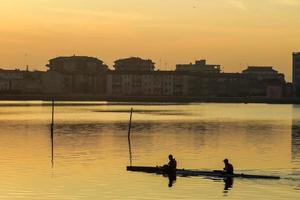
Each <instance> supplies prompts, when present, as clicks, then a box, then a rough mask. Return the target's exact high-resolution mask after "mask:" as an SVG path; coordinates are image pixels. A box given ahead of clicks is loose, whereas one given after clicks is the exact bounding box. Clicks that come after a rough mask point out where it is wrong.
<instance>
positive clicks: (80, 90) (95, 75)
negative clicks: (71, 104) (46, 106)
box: [43, 56, 108, 95]
mask: <svg viewBox="0 0 300 200" xmlns="http://www.w3.org/2000/svg"><path fill="white" fill-rule="evenodd" d="M46 66H47V67H48V68H49V70H48V71H47V72H46V74H44V77H43V87H44V88H45V90H43V92H44V93H47V94H53V93H54V94H59V93H61V94H64V95H66V94H67V95H78V94H92V95H104V94H105V89H106V72H107V71H108V66H107V65H106V64H104V63H103V61H101V60H99V59H98V58H94V57H88V56H70V57H57V58H53V59H51V60H49V64H47V65H46ZM54 72H55V73H54ZM47 85H49V88H47V87H46V86H47Z"/></svg>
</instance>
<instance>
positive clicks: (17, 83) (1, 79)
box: [0, 69, 24, 94]
mask: <svg viewBox="0 0 300 200" xmlns="http://www.w3.org/2000/svg"><path fill="white" fill-rule="evenodd" d="M23 77H24V71H21V70H19V69H15V70H4V69H0V93H8V94H19V93H22V88H23V82H22V81H23Z"/></svg>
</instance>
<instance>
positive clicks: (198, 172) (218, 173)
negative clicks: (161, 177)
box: [127, 166, 280, 179]
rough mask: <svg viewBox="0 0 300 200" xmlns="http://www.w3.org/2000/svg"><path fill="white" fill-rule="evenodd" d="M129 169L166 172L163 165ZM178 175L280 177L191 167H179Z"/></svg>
mask: <svg viewBox="0 0 300 200" xmlns="http://www.w3.org/2000/svg"><path fill="white" fill-rule="evenodd" d="M127 171H132V172H145V173H154V174H166V172H164V171H163V169H162V167H159V166H157V167H145V166H128V167H127ZM176 175H178V176H210V177H220V178H230V177H232V178H235V177H238V178H252V179H280V177H279V176H269V175H254V174H244V173H239V174H226V173H224V172H223V171H221V170H213V171H203V170H190V169H177V170H176Z"/></svg>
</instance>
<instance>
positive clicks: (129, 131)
mask: <svg viewBox="0 0 300 200" xmlns="http://www.w3.org/2000/svg"><path fill="white" fill-rule="evenodd" d="M132 113H133V108H131V111H130V119H129V125H128V146H129V161H130V166H132V151H131V140H130V139H131V138H130V136H131V122H132Z"/></svg>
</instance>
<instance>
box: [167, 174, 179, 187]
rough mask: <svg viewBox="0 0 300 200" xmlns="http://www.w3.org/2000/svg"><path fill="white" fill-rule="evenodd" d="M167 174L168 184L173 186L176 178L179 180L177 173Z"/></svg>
mask: <svg viewBox="0 0 300 200" xmlns="http://www.w3.org/2000/svg"><path fill="white" fill-rule="evenodd" d="M167 176H168V178H169V184H168V186H169V187H173V185H174V183H175V182H176V180H177V176H176V174H168V175H167Z"/></svg>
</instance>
